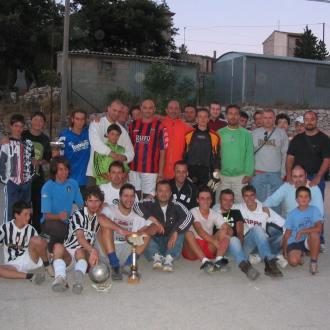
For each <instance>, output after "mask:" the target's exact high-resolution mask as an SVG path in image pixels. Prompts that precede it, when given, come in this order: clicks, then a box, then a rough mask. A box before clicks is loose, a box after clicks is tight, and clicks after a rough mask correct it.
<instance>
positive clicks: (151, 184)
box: [129, 171, 158, 196]
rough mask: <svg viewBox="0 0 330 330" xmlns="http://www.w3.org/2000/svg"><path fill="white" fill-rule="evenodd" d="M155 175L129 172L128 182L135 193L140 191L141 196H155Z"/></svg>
mask: <svg viewBox="0 0 330 330" xmlns="http://www.w3.org/2000/svg"><path fill="white" fill-rule="evenodd" d="M157 176H158V174H157V173H141V172H135V171H130V172H129V182H130V183H131V184H132V185H133V186H134V187H135V189H136V190H137V191H142V193H143V194H146V195H152V196H155V190H156V183H157Z"/></svg>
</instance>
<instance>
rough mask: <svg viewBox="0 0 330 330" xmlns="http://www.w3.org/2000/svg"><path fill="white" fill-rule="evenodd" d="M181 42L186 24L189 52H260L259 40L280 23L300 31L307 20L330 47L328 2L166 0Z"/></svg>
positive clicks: (179, 42)
mask: <svg viewBox="0 0 330 330" xmlns="http://www.w3.org/2000/svg"><path fill="white" fill-rule="evenodd" d="M167 4H168V5H169V7H170V9H171V11H173V12H174V13H175V16H174V17H173V20H174V25H175V26H176V27H177V28H179V31H178V33H179V34H178V35H177V36H176V38H175V40H176V44H177V46H180V45H181V44H182V43H183V39H184V27H186V45H187V47H188V51H189V52H190V53H192V54H203V55H210V56H212V55H213V51H214V50H216V51H217V55H218V56H219V55H221V54H223V53H225V52H228V51H244V52H252V53H262V42H263V41H264V40H265V39H266V38H267V37H268V36H269V35H270V34H271V33H272V31H273V30H275V29H276V30H277V29H278V26H280V30H281V31H289V32H302V31H303V29H304V27H305V25H306V24H308V25H309V26H310V28H311V29H312V31H313V32H314V34H315V35H316V36H317V37H318V38H322V24H320V23H323V22H325V23H326V25H325V26H326V28H325V42H326V44H327V48H328V50H329V49H330V3H322V2H315V1H307V0H250V1H249V0H167Z"/></svg>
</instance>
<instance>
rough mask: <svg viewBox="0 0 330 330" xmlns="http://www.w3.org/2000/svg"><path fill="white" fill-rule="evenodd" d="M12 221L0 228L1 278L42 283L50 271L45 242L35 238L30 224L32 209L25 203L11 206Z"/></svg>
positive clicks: (35, 235) (34, 232) (36, 235)
mask: <svg viewBox="0 0 330 330" xmlns="http://www.w3.org/2000/svg"><path fill="white" fill-rule="evenodd" d="M13 214H14V219H13V220H12V221H9V222H7V223H5V224H3V225H2V226H1V228H0V244H4V260H5V264H4V265H1V266H0V277H3V278H12V279H27V280H31V281H32V282H34V283H35V284H41V283H42V282H43V281H44V280H45V268H49V267H50V265H49V262H48V257H47V251H46V249H47V242H46V240H44V239H42V238H41V237H38V233H37V231H36V230H35V229H34V228H33V227H32V226H31V225H29V220H30V216H31V207H30V205H29V204H27V203H25V202H16V203H15V204H14V205H13Z"/></svg>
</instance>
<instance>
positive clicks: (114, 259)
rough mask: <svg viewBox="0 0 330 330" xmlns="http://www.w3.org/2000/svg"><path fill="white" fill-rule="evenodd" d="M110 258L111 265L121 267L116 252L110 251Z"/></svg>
mask: <svg viewBox="0 0 330 330" xmlns="http://www.w3.org/2000/svg"><path fill="white" fill-rule="evenodd" d="M108 258H109V263H110V266H111V267H119V266H120V263H119V259H118V257H117V254H116V252H111V253H109V254H108Z"/></svg>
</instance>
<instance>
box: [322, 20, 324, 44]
mask: <svg viewBox="0 0 330 330" xmlns="http://www.w3.org/2000/svg"><path fill="white" fill-rule="evenodd" d="M322 25H323V36H322V41H323V43H324V31H325V23H322Z"/></svg>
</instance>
